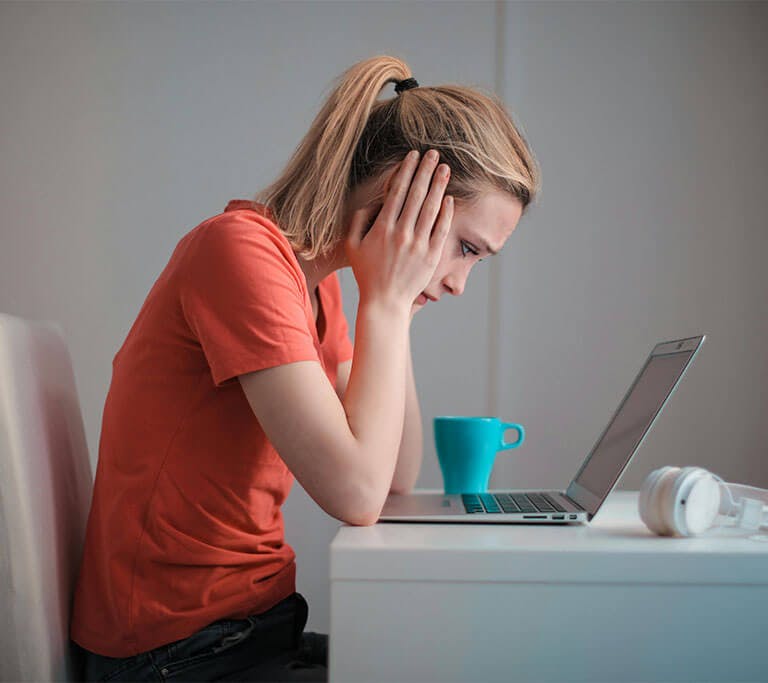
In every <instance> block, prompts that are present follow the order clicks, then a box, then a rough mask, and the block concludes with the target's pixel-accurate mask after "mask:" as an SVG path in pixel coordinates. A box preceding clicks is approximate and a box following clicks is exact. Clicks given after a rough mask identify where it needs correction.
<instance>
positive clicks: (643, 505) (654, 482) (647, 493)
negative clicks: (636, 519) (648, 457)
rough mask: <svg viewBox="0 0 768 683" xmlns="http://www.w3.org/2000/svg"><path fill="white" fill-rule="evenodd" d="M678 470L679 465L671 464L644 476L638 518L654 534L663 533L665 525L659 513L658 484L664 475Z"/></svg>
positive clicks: (666, 475) (672, 473)
mask: <svg viewBox="0 0 768 683" xmlns="http://www.w3.org/2000/svg"><path fill="white" fill-rule="evenodd" d="M679 470H680V468H679V467H673V466H671V465H667V466H665V467H661V468H659V469H657V470H654V471H653V472H651V473H650V474H649V475H648V476H647V477H646V478H645V481H644V482H643V485H642V486H641V488H640V498H639V500H638V507H639V512H640V519H642V520H643V523H644V524H645V526H647V527H648V529H649V530H650V531H652V532H653V533H655V534H659V535H665V527H664V525H663V522H662V520H661V517H660V514H659V503H658V500H659V496H658V492H659V486H660V484H661V482H662V480H664V479H665V477H668V476H670V475H672V476H673V475H674V473H676V472H678V471H679Z"/></svg>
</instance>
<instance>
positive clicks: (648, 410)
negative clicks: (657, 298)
mask: <svg viewBox="0 0 768 683" xmlns="http://www.w3.org/2000/svg"><path fill="white" fill-rule="evenodd" d="M694 352H695V349H689V350H684V351H680V352H676V353H666V354H660V355H651V356H650V357H649V358H648V360H647V361H646V363H645V366H644V367H643V369H642V370H641V371H640V374H639V375H638V376H637V379H636V380H635V383H634V385H633V386H632V388H631V389H630V391H629V393H628V394H627V395H626V396H625V398H624V401H623V402H622V404H621V406H619V409H618V411H617V412H616V414H615V415H614V416H613V419H612V420H611V422H610V424H609V425H608V427H607V429H606V430H605V432H604V433H603V435H602V436H601V437H600V439H599V441H598V442H597V444H595V447H594V448H593V449H592V453H591V454H590V456H589V457H588V458H587V460H586V461H585V463H584V465H583V467H582V468H581V471H580V472H579V473H578V475H577V476H576V479H574V482H575V483H576V484H578V485H579V486H581V487H583V488H585V489H586V490H587V491H589V492H590V493H592V494H593V495H595V496H597V498H598V499H599V500H601V501H602V500H604V499H605V497H606V496H607V495H608V494H609V493H610V491H611V488H612V487H613V485H614V484H615V483H616V480H617V479H618V477H619V476H620V474H621V473H622V472H623V471H624V467H626V465H627V462H628V461H629V459H630V458H631V457H632V455H633V453H634V452H635V449H636V448H637V446H638V445H639V444H640V441H641V440H642V439H643V436H645V433H646V432H647V431H648V429H649V427H650V426H651V423H652V422H653V420H654V418H655V417H656V415H657V414H658V412H659V411H660V410H661V407H662V406H663V405H664V401H666V400H667V397H668V396H669V394H670V392H671V391H672V389H674V387H675V384H676V383H677V381H678V379H680V376H681V375H682V374H683V371H684V370H685V366H686V365H687V364H688V361H689V360H690V359H691V356H692V355H693V353H694Z"/></svg>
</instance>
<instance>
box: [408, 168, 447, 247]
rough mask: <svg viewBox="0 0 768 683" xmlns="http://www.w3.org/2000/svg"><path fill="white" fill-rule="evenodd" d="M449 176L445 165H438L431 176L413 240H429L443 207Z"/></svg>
mask: <svg viewBox="0 0 768 683" xmlns="http://www.w3.org/2000/svg"><path fill="white" fill-rule="evenodd" d="M450 176H451V169H450V168H449V167H448V165H447V164H440V166H438V167H437V170H436V171H435V174H434V176H432V182H431V185H430V186H429V193H428V194H427V196H426V199H424V203H423V204H422V205H421V211H420V212H419V218H418V221H417V223H416V227H415V229H414V235H415V238H416V239H417V240H418V239H421V240H422V241H423V242H425V243H426V242H427V241H428V240H429V237H430V235H431V234H432V227H433V226H434V225H435V221H436V220H437V216H438V214H439V213H440V209H441V207H442V205H443V195H444V194H445V188H446V187H448V179H449V178H450Z"/></svg>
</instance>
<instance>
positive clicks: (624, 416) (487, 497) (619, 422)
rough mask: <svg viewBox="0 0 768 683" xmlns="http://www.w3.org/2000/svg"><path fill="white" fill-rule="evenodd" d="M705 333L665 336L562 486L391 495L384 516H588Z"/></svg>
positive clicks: (502, 519)
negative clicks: (676, 336) (680, 336)
mask: <svg viewBox="0 0 768 683" xmlns="http://www.w3.org/2000/svg"><path fill="white" fill-rule="evenodd" d="M704 339H705V335H700V336H698V337H688V338H686V339H675V340H673V341H667V342H660V343H659V344H657V345H656V346H655V347H654V348H653V351H651V353H650V355H649V356H648V358H647V359H646V361H645V364H644V365H643V367H642V369H641V370H640V372H639V373H638V375H637V377H635V380H634V381H633V382H632V385H631V386H630V387H629V391H627V393H626V395H625V396H624V398H623V399H622V400H621V403H620V404H619V407H618V408H617V409H616V412H615V413H614V414H613V417H612V418H611V419H610V421H609V422H608V426H607V427H606V428H605V429H604V430H603V433H602V434H601V435H600V438H599V439H598V440H597V443H595V445H594V447H593V448H592V451H591V452H590V453H589V455H587V457H586V458H585V459H584V462H582V464H581V467H580V468H579V471H578V472H577V473H576V476H575V477H574V478H573V480H572V481H571V483H570V484H569V486H568V488H567V489H565V490H564V491H525V490H514V491H504V492H496V491H494V492H489V493H463V494H454V495H445V494H442V493H419V492H416V493H410V494H406V495H395V494H390V495H389V497H388V498H387V500H386V503H385V504H384V508H383V510H382V513H381V516H380V517H379V521H380V522H451V523H458V522H464V523H470V524H478V523H479V524H520V523H523V524H581V523H584V522H588V521H590V520H591V519H592V518H593V517H594V516H595V514H596V513H597V511H598V510H599V509H600V506H601V505H602V504H603V502H604V501H605V499H606V498H607V496H608V494H609V493H610V492H611V490H612V489H613V487H614V486H615V485H616V482H617V481H618V479H619V477H620V476H621V473H622V472H623V471H624V469H625V468H626V466H627V465H628V464H629V461H630V460H631V459H632V457H633V456H634V454H635V453H637V451H638V449H639V448H640V444H642V442H643V439H644V438H645V436H646V434H648V432H649V431H650V430H651V427H652V426H653V423H654V422H655V421H656V418H657V417H658V416H659V413H661V410H662V408H663V407H664V406H665V405H666V402H667V400H668V399H669V397H670V396H671V395H672V392H673V391H674V390H675V388H676V387H677V385H678V384H679V383H680V380H681V379H682V377H683V374H684V373H685V371H686V369H687V368H688V366H689V365H690V364H691V361H692V360H693V358H694V356H695V355H696V353H697V352H698V350H699V349H700V348H701V345H702V344H703V343H704Z"/></svg>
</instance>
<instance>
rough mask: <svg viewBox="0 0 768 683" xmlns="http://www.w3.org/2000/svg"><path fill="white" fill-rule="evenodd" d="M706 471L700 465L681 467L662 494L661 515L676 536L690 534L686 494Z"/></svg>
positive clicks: (687, 494) (704, 475) (705, 474)
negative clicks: (663, 494)
mask: <svg viewBox="0 0 768 683" xmlns="http://www.w3.org/2000/svg"><path fill="white" fill-rule="evenodd" d="M707 474H708V472H707V471H706V470H704V469H702V468H701V467H683V469H682V470H680V472H679V473H678V475H677V476H676V477H675V481H674V482H673V483H672V485H671V486H670V488H669V489H668V490H667V492H666V493H665V496H664V505H663V513H662V514H663V515H664V519H665V521H666V524H667V526H668V527H669V529H670V530H671V531H672V532H673V533H674V534H675V535H676V536H690V535H691V531H690V529H689V528H688V516H687V514H686V513H687V507H688V506H687V502H688V496H689V494H690V492H691V490H692V489H693V487H694V486H696V484H697V483H698V482H699V481H701V479H702V478H704V477H706V476H707Z"/></svg>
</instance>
